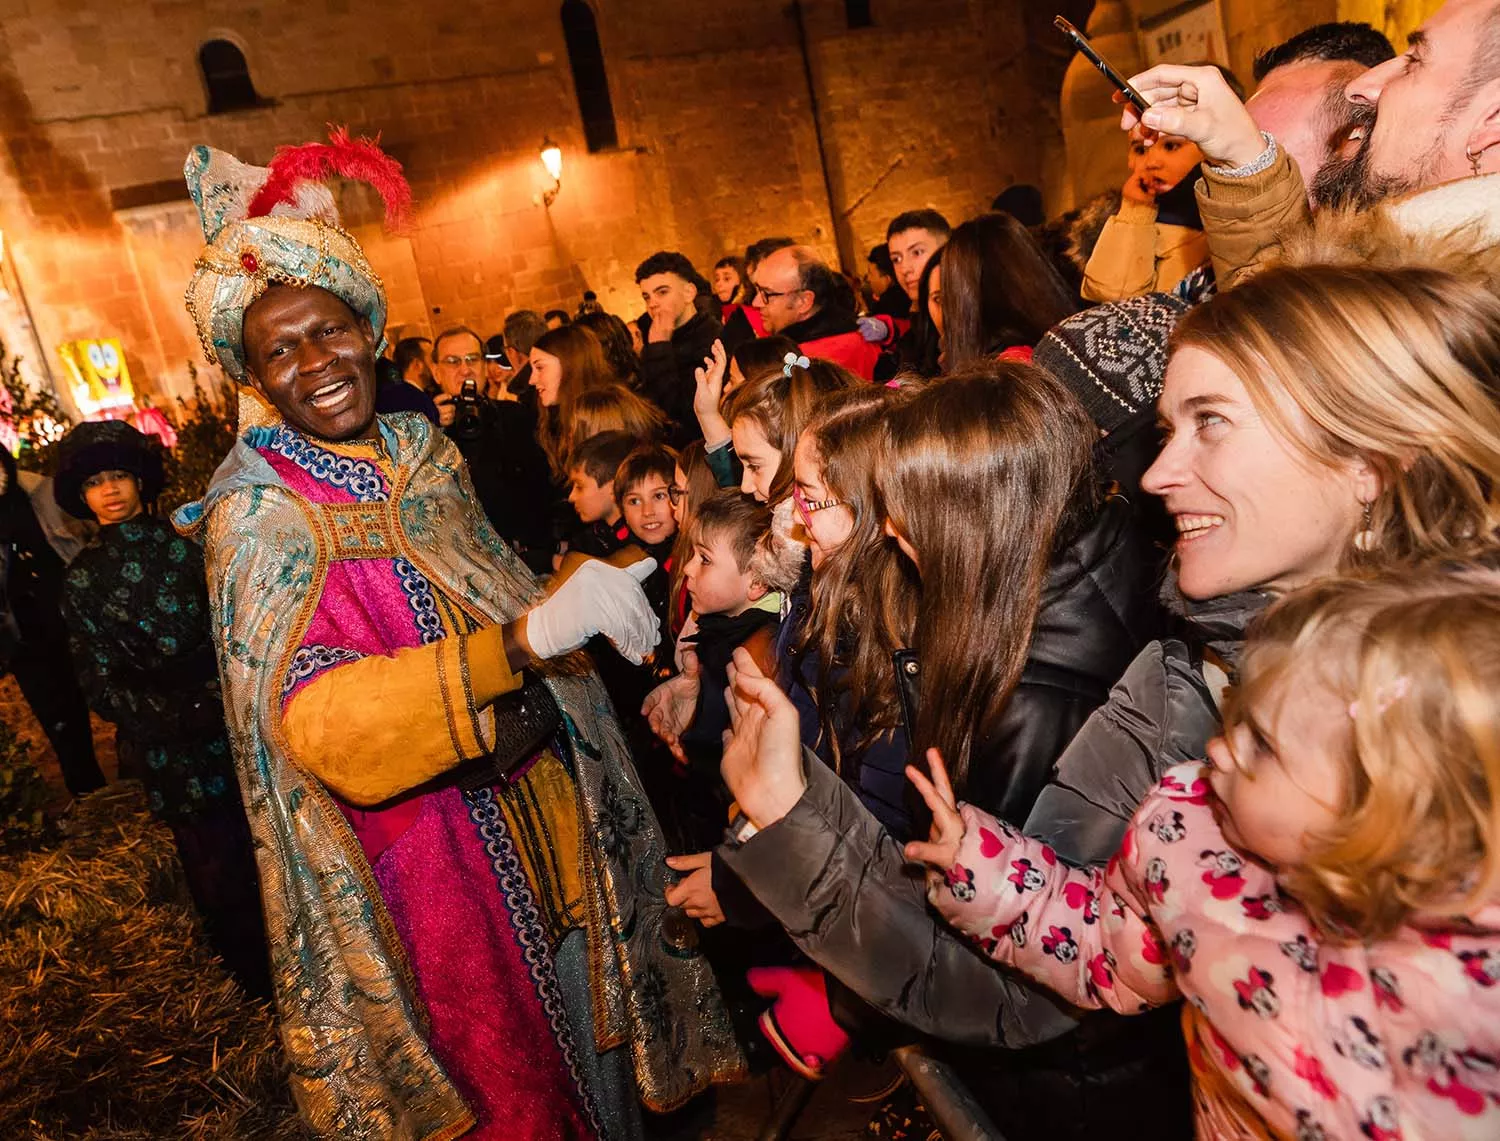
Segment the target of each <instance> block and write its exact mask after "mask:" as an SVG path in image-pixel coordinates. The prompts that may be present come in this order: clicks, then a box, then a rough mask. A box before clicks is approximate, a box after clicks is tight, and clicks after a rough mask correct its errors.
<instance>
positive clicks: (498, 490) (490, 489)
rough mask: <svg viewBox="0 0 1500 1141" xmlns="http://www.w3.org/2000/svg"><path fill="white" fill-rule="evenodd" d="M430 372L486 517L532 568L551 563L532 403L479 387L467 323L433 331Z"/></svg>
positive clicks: (478, 351) (474, 340)
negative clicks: (494, 395) (498, 396)
mask: <svg viewBox="0 0 1500 1141" xmlns="http://www.w3.org/2000/svg"><path fill="white" fill-rule="evenodd" d="M432 375H433V379H435V380H436V381H437V385H438V388H439V390H440V393H439V395H438V397H437V406H438V416H439V418H440V422H441V423H442V426H443V430H444V431H445V432H446V433H447V434H448V438H449V439H451V440H452V441H453V442H454V443H455V444H457V445H458V450H459V451H460V452H461V453H463V457H464V460H465V461H466V462H467V463H468V465H469V476H470V478H471V479H473V481H474V492H475V494H476V495H478V497H479V503H480V506H481V507H483V508H484V513H485V515H487V516H488V517H489V520H490V524H491V525H492V526H493V527H494V528H495V530H496V531H497V532H498V533H499V534H500V537H501V538H502V539H504V540H505V541H506V542H508V543H509V544H510V545H511V546H512V547H513V548H515V551H516V554H518V555H520V556H521V559H522V561H524V562H525V563H526V565H527V566H529V567H530V568H531V569H532V570H533V571H535V572H537V573H545V572H547V571H550V570H551V569H552V566H551V556H552V529H551V518H550V515H549V512H548V507H549V505H550V504H551V502H552V491H551V481H550V478H549V476H548V473H547V458H546V456H545V454H544V453H543V452H542V449H541V447H540V446H539V445H538V444H537V441H536V421H535V419H534V413H533V412H532V410H531V408H530V406H529V405H528V404H527V403H525V402H522V401H516V400H505V401H500V400H491V399H490V398H489V397H488V396H486V395H485V356H484V342H483V341H481V340H480V338H479V334H478V333H476V332H474V330H473V329H470V328H468V327H467V326H462V325H459V326H455V327H453V328H451V329H445V330H444V331H443V332H441V333H439V334H438V335H437V339H436V340H434V341H433V342H432Z"/></svg>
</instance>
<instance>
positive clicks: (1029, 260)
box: [941, 214, 1078, 372]
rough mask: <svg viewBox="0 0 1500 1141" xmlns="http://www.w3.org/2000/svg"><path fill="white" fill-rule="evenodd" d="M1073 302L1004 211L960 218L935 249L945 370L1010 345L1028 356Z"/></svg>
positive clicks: (967, 364) (1049, 265)
mask: <svg viewBox="0 0 1500 1141" xmlns="http://www.w3.org/2000/svg"><path fill="white" fill-rule="evenodd" d="M1077 311H1078V302H1077V299H1076V298H1075V297H1074V295H1073V293H1072V291H1071V290H1069V289H1068V286H1067V284H1066V283H1065V282H1064V281H1063V279H1062V276H1061V275H1060V274H1059V273H1058V272H1057V269H1056V267H1055V266H1054V265H1053V264H1052V261H1051V259H1050V258H1048V257H1047V255H1046V254H1045V253H1043V252H1042V250H1041V247H1040V246H1038V245H1037V244H1036V239H1034V238H1033V237H1032V236H1031V234H1030V233H1029V232H1028V231H1027V229H1026V227H1025V226H1023V225H1021V223H1020V222H1018V221H1016V220H1015V219H1014V218H1013V217H1011V216H1010V215H1009V214H981V215H980V216H979V217H978V218H974V219H972V220H970V221H968V222H965V223H963V225H961V226H959V227H958V228H957V229H956V230H954V231H953V236H952V237H951V238H950V239H949V240H948V244H947V245H946V246H945V247H944V248H943V264H942V302H941V313H942V316H941V322H942V336H943V361H944V366H945V367H946V368H947V370H948V371H950V372H957V371H960V370H962V369H966V368H969V367H971V366H973V365H974V364H976V363H977V362H979V361H981V360H983V359H984V358H986V357H994V356H999V355H1002V354H1005V353H1007V352H1010V351H1011V350H1017V351H1016V352H1015V353H1014V354H1013V355H1014V356H1016V357H1017V358H1018V359H1022V360H1029V359H1030V357H1031V349H1032V348H1033V347H1034V346H1035V345H1036V343H1037V342H1038V341H1040V340H1041V339H1042V337H1043V336H1045V335H1046V332H1047V330H1048V329H1050V328H1052V326H1053V325H1056V324H1057V323H1058V322H1059V321H1061V320H1063V319H1064V318H1066V317H1070V316H1072V315H1073V314H1074V313H1076V312H1077Z"/></svg>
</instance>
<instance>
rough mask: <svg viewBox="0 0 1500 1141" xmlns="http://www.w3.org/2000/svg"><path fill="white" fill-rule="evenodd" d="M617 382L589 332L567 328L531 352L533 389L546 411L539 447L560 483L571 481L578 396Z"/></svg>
mask: <svg viewBox="0 0 1500 1141" xmlns="http://www.w3.org/2000/svg"><path fill="white" fill-rule="evenodd" d="M614 383H615V376H614V372H613V370H611V369H610V367H609V362H608V360H606V359H605V356H604V346H603V345H601V344H600V342H599V338H598V337H596V336H595V335H594V334H593V333H591V332H590V331H589V330H588V329H585V328H582V327H580V326H578V325H563V326H561V327H560V328H557V329H552V330H550V331H549V332H546V333H543V334H542V336H540V337H538V338H537V342H536V344H535V345H533V346H532V348H531V387H532V388H534V389H536V394H537V399H538V401H540V403H541V406H542V407H541V411H540V414H539V415H538V416H537V426H536V427H537V442H538V443H540V444H541V445H542V450H543V451H544V452H546V453H547V462H548V463H549V464H551V465H552V475H553V478H554V479H557V480H563V479H566V478H567V474H568V473H567V469H566V466H565V465H566V463H567V452H568V447H569V441H570V437H571V433H572V424H573V406H574V404H575V403H576V402H577V400H578V397H579V396H580V395H581V394H582V393H585V392H592V391H594V390H595V389H599V388H605V387H607V386H609V385H611V384H614Z"/></svg>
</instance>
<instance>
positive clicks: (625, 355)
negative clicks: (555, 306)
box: [573, 309, 641, 388]
mask: <svg viewBox="0 0 1500 1141" xmlns="http://www.w3.org/2000/svg"><path fill="white" fill-rule="evenodd" d="M573 324H574V325H576V326H578V327H579V328H580V329H587V330H588V331H589V332H591V333H593V334H594V336H596V337H598V338H599V345H600V347H601V348H602V349H603V350H604V359H605V361H606V362H607V363H608V364H609V367H610V370H611V371H612V372H613V373H614V374H615V379H616V380H617V381H619V382H620V383H621V384H625V385H629V386H630V387H631V388H638V387H640V379H641V358H640V357H639V356H638V355H637V354H636V351H635V339H634V338H633V337H631V335H630V330H629V329H628V328H626V326H625V322H624V321H622V320H621V319H620V318H619V317H616V316H615V315H614V314H613V313H606V312H605V311H604V310H603V309H596V310H594V311H593V312H591V313H580V314H579V315H578V316H577V317H576V318H575V319H574V321H573Z"/></svg>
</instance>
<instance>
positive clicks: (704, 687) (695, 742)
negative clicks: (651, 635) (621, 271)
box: [647, 491, 802, 1043]
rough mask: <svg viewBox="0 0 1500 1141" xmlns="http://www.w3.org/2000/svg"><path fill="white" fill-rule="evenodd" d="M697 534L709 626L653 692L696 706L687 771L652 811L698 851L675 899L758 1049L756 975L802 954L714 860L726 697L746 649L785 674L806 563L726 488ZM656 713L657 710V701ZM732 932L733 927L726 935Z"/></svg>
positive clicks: (724, 811) (703, 624)
mask: <svg viewBox="0 0 1500 1141" xmlns="http://www.w3.org/2000/svg"><path fill="white" fill-rule="evenodd" d="M690 527H691V534H690V537H691V539H692V546H691V551H692V554H691V557H689V559H688V562H687V564H686V565H685V566H684V567H683V577H684V578H685V579H686V581H687V589H688V594H689V596H690V597H691V599H692V605H693V614H694V616H695V617H696V618H697V621H698V629H697V631H696V632H695V633H693V634H691V635H689V636H688V637H686V638H684V639H683V643H684V648H685V649H688V648H690V649H691V650H692V651H693V652H694V653H693V655H688V656H687V657H686V660H685V662H684V673H683V674H682V675H681V676H680V677H677V678H673V679H672V681H670V682H668V683H666V685H664V686H663V687H661V689H658V690H657V691H656V693H653V694H652V697H651V701H655V700H656V699H657V695H658V694H662V693H663V691H666V695H669V696H670V698H671V699H676V700H678V701H681V702H682V704H683V705H687V704H689V703H691V721H690V723H689V724H687V725H686V727H685V728H683V729H682V730H681V731H680V734H679V735H677V736H675V737H667V736H666V735H664V738H665V739H667V741H668V746H669V748H670V749H671V750H672V753H673V755H674V757H675V758H676V760H677V764H676V766H675V768H674V771H673V772H672V774H670V778H669V782H668V787H667V789H666V790H664V792H663V793H662V794H660V795H658V796H657V797H656V799H655V800H654V801H653V805H652V806H653V807H654V808H655V809H656V811H657V815H658V817H659V818H660V819H661V821H662V823H663V827H664V830H666V832H667V837H668V842H669V843H675V844H677V845H678V848H677V850H678V851H680V852H684V853H689V854H686V855H674V856H669V857H668V858H667V865H668V866H669V867H670V868H671V869H672V870H673V871H674V872H675V873H676V874H677V876H678V880H677V882H676V883H675V884H672V885H670V886H669V887H668V888H667V893H666V898H667V903H669V904H670V905H671V906H673V907H678V908H681V909H682V912H683V914H684V915H685V916H686V917H687V918H689V919H692V920H696V921H697V922H698V923H700V924H701V925H702V927H703V929H704V930H703V931H702V933H701V934H700V936H699V938H700V944H699V945H700V946H701V947H702V948H703V950H704V953H705V954H706V955H707V956H708V959H709V961H710V962H711V963H712V964H713V966H714V970H715V973H716V974H717V975H718V977H719V981H720V985H721V986H722V987H723V989H724V994H725V998H726V1000H727V1001H728V1003H729V1006H730V1009H731V1012H732V1017H733V1018H734V1021H735V1026H736V1033H737V1035H738V1036H739V1037H740V1039H741V1041H742V1042H746V1043H749V1042H752V1041H758V1039H759V1035H758V1033H757V1032H756V1030H755V1028H754V1024H753V1019H754V1017H755V1015H756V1013H757V1012H758V1010H759V1007H760V1006H761V1005H763V1003H761V1002H760V1001H759V1000H757V999H756V998H755V996H754V995H753V994H752V993H751V992H750V991H749V990H748V989H747V985H746V982H745V973H746V971H747V970H748V969H749V968H750V967H753V966H757V965H764V964H767V963H785V962H788V961H792V960H793V959H795V958H796V951H795V948H793V947H792V945H791V944H790V942H789V941H788V940H787V939H786V937H785V935H784V934H782V932H781V930H780V928H779V927H777V926H776V924H775V923H774V921H772V920H771V919H770V917H769V915H768V914H767V913H766V912H765V911H764V910H763V909H762V908H761V906H760V904H759V903H758V902H757V901H756V900H755V897H754V896H753V895H751V894H750V892H749V891H748V889H747V888H745V886H744V885H743V884H742V883H740V882H739V881H738V880H737V879H736V878H735V877H734V875H733V873H731V872H729V871H728V869H727V868H725V867H724V866H723V865H722V864H720V863H718V862H717V861H716V860H715V859H714V857H713V849H714V848H715V847H717V846H718V844H719V843H720V842H721V841H722V840H723V838H724V830H725V828H726V827H727V825H728V823H729V803H730V795H729V790H728V789H727V788H726V787H725V786H724V782H723V778H722V777H720V775H719V762H720V760H721V759H722V755H723V732H724V730H725V729H727V728H729V710H728V707H727V706H726V704H725V700H724V689H725V687H726V686H727V685H728V681H729V662H730V659H731V658H732V657H733V655H734V651H735V650H736V649H737V648H738V647H740V646H744V647H745V648H746V649H747V650H748V651H749V652H750V653H751V655H752V656H753V657H755V659H756V660H757V661H758V662H759V663H760V664H761V667H762V668H763V669H772V670H774V669H775V642H776V630H777V627H778V626H779V625H780V621H781V618H780V614H781V594H780V593H779V592H781V591H785V590H790V589H791V588H792V586H793V585H795V583H796V580H797V573H798V571H799V569H800V567H801V562H802V559H801V552H800V549H799V548H796V547H794V545H793V544H792V543H790V542H789V541H788V540H787V539H786V538H785V537H784V536H782V535H780V534H778V533H777V532H776V530H775V529H774V528H773V527H772V516H771V510H770V508H768V507H767V506H766V505H765V504H763V503H757V502H756V501H755V500H753V499H751V498H750V497H749V496H747V495H741V494H740V493H739V492H737V491H721V492H719V493H718V494H716V495H713V496H711V497H710V498H708V499H707V500H706V501H704V502H703V504H702V505H701V506H697V507H695V508H694V515H693V519H692V522H691V524H690ZM694 683H696V684H694ZM674 690H675V692H674ZM647 713H648V715H650V714H651V713H652V709H651V706H650V703H649V702H648V707H647ZM651 720H652V722H653V727H654V728H656V727H659V726H660V727H664V726H665V722H664V721H663V720H662V719H661V718H660V717H658V716H652V717H651ZM658 732H660V728H658ZM657 787H658V788H659V787H660V783H658V786H657ZM653 791H655V790H653ZM720 924H726V926H725V927H724V928H723V929H721V930H714V928H717V927H719V925H720Z"/></svg>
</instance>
